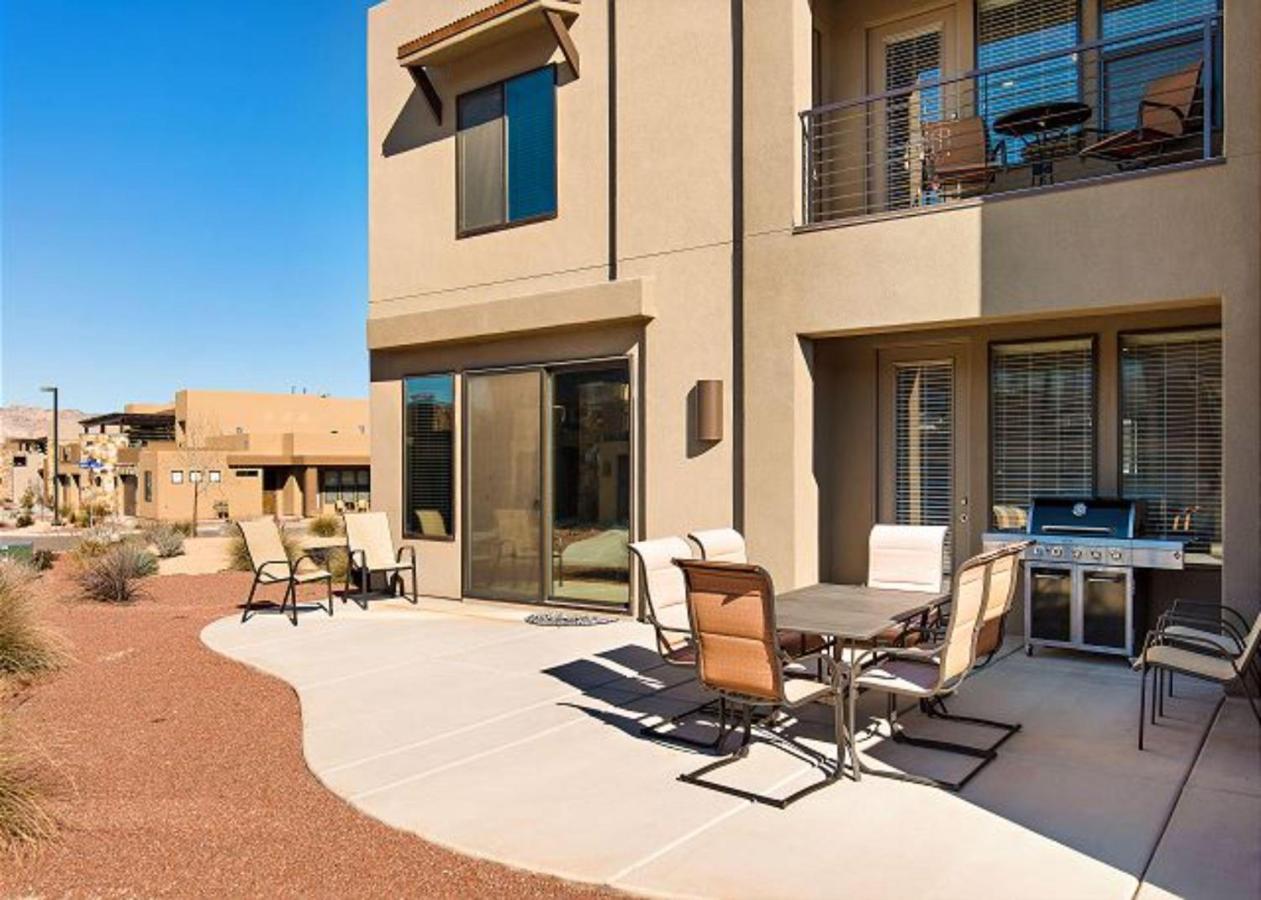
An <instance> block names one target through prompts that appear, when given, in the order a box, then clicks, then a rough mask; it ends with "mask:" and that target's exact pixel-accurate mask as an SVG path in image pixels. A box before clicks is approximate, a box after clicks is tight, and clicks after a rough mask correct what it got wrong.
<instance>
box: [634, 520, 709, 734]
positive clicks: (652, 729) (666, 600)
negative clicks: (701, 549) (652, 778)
mask: <svg viewBox="0 0 1261 900" xmlns="http://www.w3.org/2000/svg"><path fill="white" fill-rule="evenodd" d="M629 549H630V552H631V553H632V554H633V555H634V557H635V559H637V560H638V561H639V575H640V582H639V584H640V597H641V598H642V599H643V605H642V607H641V609H640V618H641V619H642V620H643V621H645V622H647V623H648V624H649V625H651V626H652V629H653V636H654V637H655V638H656V642H657V653H659V654H660V655H661V658H662V660H664V661H665V663H666V665H669V666H675V667H678V668H683V669H692V670H695V669H696V642H695V641H694V640H693V638H692V626H691V623H689V622H688V618H687V584H686V582H685V580H684V578H683V570H682V569H680V568H679V567H678V566H676V565H675V564H674V561H675V560H676V559H691V558H692V556H693V553H692V545H691V544H689V543H688V542H687V541H685V540H683V538H681V537H665V538H656V539H655V540H651V541H635V542H634V543H632V544H630V545H629ZM719 711H720V710H719V702H718V700H717V699H716V698H715V699H710V700H707V701H705V702H704V703H701V704H700V705H698V706H695V707H693V708H692V709H688V710H685V711H684V712H681V713H678V714H677V715H674V716H672V717H670V718H669V719H666V720H664V721H662V722H659V723H657V724H656V725H645V726H643V727H642V728H640V730H639V733H640V734H642V735H644V736H646V737H654V738H659V739H661V740H665V741H670V742H671V743H676V744H683V745H685V746H688V747H699V748H703V749H708V750H712V749H715V748H716V747H717V746H718V742H719V741H721V740H722V738H723V730H722V728H721V727H720V728H719V731H718V737H717V738H716V739H714V740H712V741H700V740H695V739H692V738H689V737H685V736H683V735H677V734H674V733H673V731H672V730H673V729H674V728H676V727H677V726H678V724H679V723H680V722H682V721H684V720H685V719H689V718H691V717H692V716H696V715H700V714H705V713H710V714H714V715H717V714H718V713H719Z"/></svg>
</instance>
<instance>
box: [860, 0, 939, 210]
mask: <svg viewBox="0 0 1261 900" xmlns="http://www.w3.org/2000/svg"><path fill="white" fill-rule="evenodd" d="M954 16H955V9H954V7H953V6H944V7H941V8H940V9H936V10H933V11H932V12H927V13H921V14H919V15H915V16H909V17H907V18H903V19H898V20H897V21H894V22H889V23H886V24H884V25H880V26H877V27H874V28H870V29H868V31H867V85H868V87H869V89H870V93H872V94H885V93H887V92H889V91H899V90H901V89H903V88H907V89H911V88H914V87H915V85H916V84H920V83H923V82H929V81H934V80H936V79H939V78H941V77H942V76H943V75H944V74H946V73H947V72H950V71H952V70H953V62H954V27H953V19H954ZM942 100H943V97H942V88H941V87H927V88H924V89H922V90H918V89H916V90H908V91H907V92H904V93H899V94H898V95H897V96H895V97H890V98H888V99H886V100H877V101H873V102H872V103H871V104H870V106H869V107H868V123H867V127H868V129H869V134H868V137H869V146H870V148H871V150H870V153H871V156H870V158H869V159H868V167H867V176H868V202H867V206H868V212H872V213H875V212H883V211H885V210H891V209H905V208H907V207H910V206H914V205H917V204H918V203H919V202H920V194H921V184H922V180H923V152H922V151H923V142H922V139H921V136H920V135H921V127H922V125H923V123H924V122H932V121H936V120H939V119H940V118H942V113H943V110H942V105H943V103H942Z"/></svg>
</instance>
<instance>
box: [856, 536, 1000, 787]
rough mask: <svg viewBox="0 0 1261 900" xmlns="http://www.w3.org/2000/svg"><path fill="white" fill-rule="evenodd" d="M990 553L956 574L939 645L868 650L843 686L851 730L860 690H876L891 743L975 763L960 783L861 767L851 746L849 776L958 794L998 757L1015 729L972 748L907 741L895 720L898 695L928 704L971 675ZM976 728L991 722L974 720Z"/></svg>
mask: <svg viewBox="0 0 1261 900" xmlns="http://www.w3.org/2000/svg"><path fill="white" fill-rule="evenodd" d="M991 556H992V555H991V554H983V555H981V556H975V557H973V558H972V559H969V560H968V561H967V562H965V563H963V564H962V565H960V566H959V567H958V568H957V569H956V570H955V576H954V590H953V592H952V599H951V609H950V619H949V622H948V623H947V624H946V626H945V634H944V638H943V640H942V642H941V643H940V644H939V645H937V646H935V647H909V648H898V647H881V648H877V649H872V650H869V651H867V653H866V654H864V655H863V656H860V657H859V658H858V659H857V660H855V662H854V666H853V671H855V672H857V673H860V674H856V675H855V677H853V678H852V679H850V682H849V685H848V699H849V720H850V728H851V729H852V728H853V727H854V718H855V713H856V704H857V700H858V693H859V691H864V690H870V691H881V692H883V693H885V694H887V695H888V712H887V719H888V722H889V728H890V730H891V732H892V737H893V740H894V741H896V742H898V743H904V744H910V745H912V746H916V747H925V748H928V749H932V750H942V751H945V752H947V753H957V754H961V755H964V756H971V757H975V758H977V759H979V760H980V763H978V764H977V765H976V766H974V767H973V768H972V769H971V770H969V772H968V773H967V775H965V776H964V777H963V778H962V779H960V780H959V781H954V782H952V781H944V780H942V779H938V778H929V777H927V776H923V775H915V774H911V773H908V772H896V771H888V772H885V771H879V770H870V769H863V768H862V764H861V762H860V755H859V753H858V749H857V747H855V748H854V756H855V759H854V763H855V766H854V770H855V771H854V777H855V778H856V779H857V778H858V777H860V776H859V773H860V772H862V771H865V772H867V773H868V774H872V775H879V776H880V777H882V778H896V779H898V780H901V781H909V782H913V783H915V784H925V785H931V786H934V787H940V788H945V789H946V790H951V791H958V790H962V788H963V787H964V785H966V784H967V783H968V782H969V781H971V780H972V778H974V777H975V776H976V774H977V773H978V772H980V771H981V770H982V769H983V768H985V766H987V765H988V764H989V763H990V762H992V761H993V760H994V759H995V757H996V756H997V752H996V751H997V749H998V747H999V745H1001V744H1002V743H1003V741H1005V740H1007V739H1008V738H1009V737H1011V735H1012V734H1014V733H1015V731H1016V730H1017V729H1018V728H1019V726H1006V725H1001V726H998V727H1003V728H1004V729H1008V730H1007V733H1006V734H1004V735H1003V737H1002V738H1000V739H999V740H998V742H997V743H995V744H994V745H992V746H990V747H986V748H981V747H972V746H969V745H966V744H956V743H953V742H949V741H939V740H929V739H926V738H918V737H912V736H911V735H908V734H906V733H905V731H903V730H902V728H901V726H900V725H899V724H898V722H897V697H899V696H902V697H910V698H913V699H915V700H919V701H921V705H922V706H924V705H931V704H932V703H933V702H934V701H936V700H938V699H939V698H942V697H946V696H949V695H951V694H953V693H954V692H955V691H957V690H958V688H959V686H960V684H962V682H963V680H964V679H965V678H967V676H968V674H969V673H970V672H971V671H972V667H973V664H974V663H975V661H976V637H977V634H978V633H979V626H980V622H981V617H982V614H983V612H984V610H985V599H986V593H987V588H988V585H989V571H990V568H989V567H990V561H991ZM978 724H990V723H986V722H978Z"/></svg>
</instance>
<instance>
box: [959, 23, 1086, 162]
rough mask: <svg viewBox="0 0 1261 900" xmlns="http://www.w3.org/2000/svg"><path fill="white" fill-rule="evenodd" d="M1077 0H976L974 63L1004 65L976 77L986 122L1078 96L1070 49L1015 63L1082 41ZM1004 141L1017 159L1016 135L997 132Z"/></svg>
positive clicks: (997, 136) (979, 100) (1078, 87)
mask: <svg viewBox="0 0 1261 900" xmlns="http://www.w3.org/2000/svg"><path fill="white" fill-rule="evenodd" d="M1080 34H1081V30H1080V22H1079V0H978V3H977V6H976V64H977V67H978V68H982V69H984V68H989V67H991V66H1002V67H1003V68H1002V69H1001V70H1000V71H999V72H997V73H995V74H993V75H987V76H982V77H981V78H980V79H979V80H978V83H977V93H978V98H977V100H978V105H979V107H980V112H981V116H982V118H984V119H985V121H986V124H987V125H990V126H992V125H993V123H994V120H995V119H997V118H999V117H1000V116H1002V115H1004V114H1006V113H1009V112H1012V111H1013V110H1016V109H1020V108H1022V107H1025V106H1031V105H1033V104H1036V103H1047V102H1051V101H1055V100H1077V99H1079V93H1080V85H1079V78H1080V75H1079V71H1078V65H1077V60H1076V58H1075V57H1074V56H1073V55H1072V54H1069V53H1065V54H1064V55H1062V56H1057V57H1054V58H1052V59H1049V60H1043V61H1042V62H1036V63H1030V64H1028V65H1019V63H1020V61H1021V60H1022V59H1030V58H1032V57H1036V56H1039V55H1042V54H1046V53H1052V52H1054V51H1057V50H1068V49H1069V48H1071V47H1073V46H1075V45H1076V44H1078V43H1079V42H1080ZM995 140H996V141H998V142H1006V144H1007V147H1006V152H1007V158H1008V159H1009V160H1018V159H1019V158H1020V154H1021V150H1022V149H1023V145H1022V144H1021V142H1020V141H1019V140H1017V139H1014V138H1004V137H1002V136H999V135H995Z"/></svg>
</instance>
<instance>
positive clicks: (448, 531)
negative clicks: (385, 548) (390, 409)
mask: <svg viewBox="0 0 1261 900" xmlns="http://www.w3.org/2000/svg"><path fill="white" fill-rule="evenodd" d="M454 526H455V378H454V376H452V375H422V376H419V377H415V378H407V379H404V381H403V533H404V534H406V535H407V536H409V537H424V538H445V539H449V538H451V536H452V535H454V533H455V532H454Z"/></svg>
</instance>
